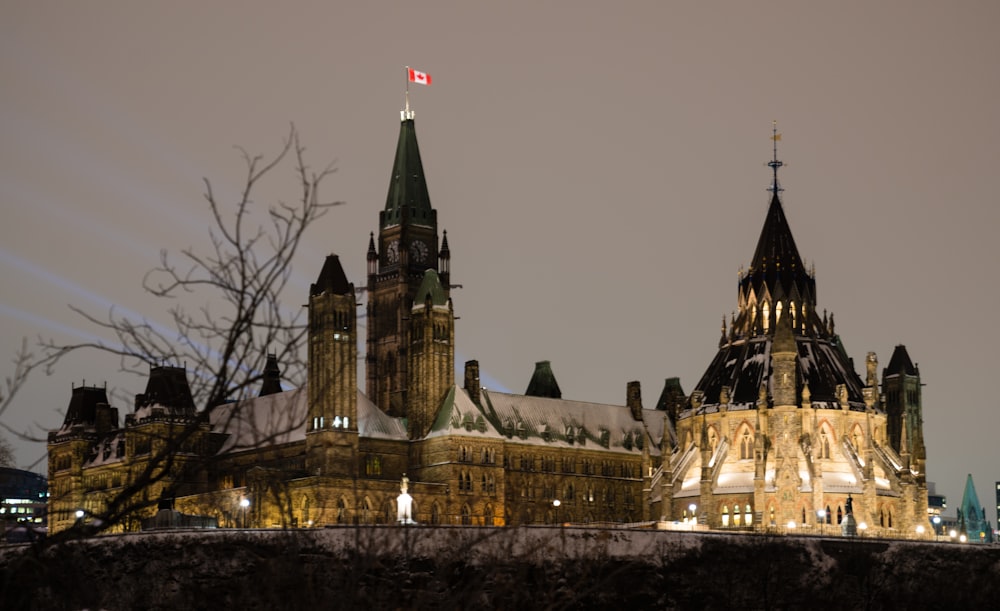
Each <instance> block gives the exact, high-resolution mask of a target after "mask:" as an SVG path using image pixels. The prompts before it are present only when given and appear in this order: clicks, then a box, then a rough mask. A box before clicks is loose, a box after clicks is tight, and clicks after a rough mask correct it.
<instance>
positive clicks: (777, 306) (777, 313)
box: [774, 301, 781, 324]
mask: <svg viewBox="0 0 1000 611" xmlns="http://www.w3.org/2000/svg"><path fill="white" fill-rule="evenodd" d="M779 322H781V302H780V301H779V302H778V303H776V304H774V324H778V323H779Z"/></svg>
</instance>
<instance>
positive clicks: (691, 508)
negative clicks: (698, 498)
mask: <svg viewBox="0 0 1000 611" xmlns="http://www.w3.org/2000/svg"><path fill="white" fill-rule="evenodd" d="M697 509H698V506H697V505H695V504H694V503H691V504H690V505H688V511H690V512H691V526H692V527H694V525H695V524H697V523H698V518H697V517H695V514H694V512H695V510H697Z"/></svg>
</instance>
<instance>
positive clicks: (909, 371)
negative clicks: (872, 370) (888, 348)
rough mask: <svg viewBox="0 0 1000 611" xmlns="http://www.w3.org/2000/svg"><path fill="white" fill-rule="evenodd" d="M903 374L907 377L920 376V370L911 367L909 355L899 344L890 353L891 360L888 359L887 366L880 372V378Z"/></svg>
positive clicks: (904, 347)
mask: <svg viewBox="0 0 1000 611" xmlns="http://www.w3.org/2000/svg"><path fill="white" fill-rule="evenodd" d="M899 374H904V375H908V376H918V375H920V370H918V369H917V368H916V367H914V366H913V361H911V360H910V354H909V353H908V352H907V351H906V346H904V345H903V344H899V345H898V346H896V349H895V350H893V351H892V358H890V359H889V364H888V365H886V367H885V369H884V370H883V371H882V377H883V378H884V377H886V376H892V375H899Z"/></svg>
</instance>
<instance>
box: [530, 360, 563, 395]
mask: <svg viewBox="0 0 1000 611" xmlns="http://www.w3.org/2000/svg"><path fill="white" fill-rule="evenodd" d="M524 394H525V395H527V396H529V397H549V398H552V399H561V398H562V391H561V390H559V382H556V375H555V374H554V373H552V363H550V362H549V361H538V362H537V363H535V372H534V373H533V374H531V381H530V382H528V390H526V391H524Z"/></svg>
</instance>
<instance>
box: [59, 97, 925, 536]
mask: <svg viewBox="0 0 1000 611" xmlns="http://www.w3.org/2000/svg"><path fill="white" fill-rule="evenodd" d="M772 165H774V166H775V183H774V189H773V198H772V200H771V205H770V209H769V211H768V215H767V218H766V220H765V223H764V229H763V231H762V233H761V237H760V240H759V243H758V246H757V251H756V253H755V255H754V258H753V262H752V263H751V266H750V269H749V270H748V272H747V273H746V274H745V275H743V276H742V277H741V280H740V287H739V295H738V305H739V313H738V315H736V316H734V317H733V319H732V321H731V323H730V324H729V326H728V329H727V328H726V325H725V323H724V324H723V333H722V338H721V339H720V341H719V353H718V355H717V357H716V359H715V360H714V361H713V362H712V364H711V365H710V366H709V368H708V370H707V371H706V373H705V375H704V376H703V378H702V379H701V381H700V382H699V383H698V385H697V386H696V388H695V389H694V391H693V392H692V394H691V395H690V396H685V395H684V393H683V391H682V390H681V387H680V383H679V381H678V380H677V379H676V378H669V379H667V383H666V386H665V388H664V390H663V393H662V395H661V397H660V400H659V402H658V403H657V406H656V409H649V410H646V409H643V407H642V399H641V392H640V388H639V384H638V382H631V383H629V384H628V385H627V386H626V388H625V389H624V390H625V402H624V405H606V404H597V403H587V402H582V401H572V400H567V399H563V398H562V393H561V391H560V389H559V385H558V383H557V382H556V379H555V376H554V374H553V372H552V368H551V365H550V364H549V363H548V362H545V361H543V362H540V363H537V364H536V369H535V372H534V374H533V376H532V378H531V380H530V382H529V384H528V387H527V390H526V392H525V394H523V395H518V394H510V393H501V392H495V391H490V390H487V389H485V388H482V387H481V386H480V383H479V364H478V363H477V362H476V361H469V362H467V363H466V364H465V370H464V372H463V375H462V378H463V379H462V381H461V385H459V383H457V381H456V372H455V362H454V361H455V324H454V323H455V312H454V304H453V302H452V298H451V294H450V289H451V288H452V287H451V284H450V281H451V251H450V248H449V244H448V238H447V234H446V233H445V234H444V235H443V236H442V237H441V239H440V240H439V234H438V224H437V211H436V210H435V209H434V208H433V207H432V206H431V203H430V198H429V195H428V190H427V185H426V180H425V177H424V172H423V167H422V163H421V160H420V154H419V150H418V147H417V140H416V134H415V131H414V122H413V115H412V113H409V112H408V111H407V112H404V114H403V117H402V121H401V127H400V135H399V141H398V144H397V148H396V156H395V160H394V164H393V169H392V176H391V180H390V186H389V193H388V197H387V200H386V205H385V207H384V209H383V210H382V211H381V212H380V216H379V231H378V234H377V235H376V234H375V233H372V234H371V237H370V239H369V244H368V252H367V263H368V267H367V282H366V288H365V292H366V294H367V306H366V307H367V311H366V314H367V321H366V322H367V337H366V340H365V343H364V346H365V354H364V361H363V364H364V375H363V378H362V379H363V380H364V383H363V384H364V388H363V389H362V388H359V384H358V378H359V376H358V371H357V367H358V363H359V361H360V358H361V355H360V354H359V349H358V346H359V341H358V340H359V337H358V314H359V313H358V304H357V293H358V292H359V291H357V290H356V288H355V286H354V285H353V284H352V283H351V282H350V281H349V280H348V278H347V277H346V274H345V273H344V270H343V268H342V266H341V263H340V260H339V258H338V257H337V256H336V255H331V256H329V257H327V258H326V260H325V261H324V262H323V265H322V267H321V269H320V272H319V275H318V277H317V280H316V282H315V283H314V284H313V285H312V286H311V287H310V291H309V301H308V308H309V321H308V324H309V335H308V359H309V364H308V384H307V386H306V387H305V388H301V389H295V390H290V391H283V390H282V389H281V385H280V383H279V378H280V373H279V371H278V367H279V364H278V363H276V362H274V361H273V360H272V361H270V362H269V364H268V368H267V371H266V372H265V374H266V375H265V383H264V387H263V388H262V391H261V396H259V397H257V398H254V399H251V400H247V401H243V402H241V403H235V404H226V405H223V406H220V407H218V408H215V409H213V410H211V412H210V414H209V415H206V414H205V412H202V411H199V410H198V409H196V406H195V405H194V403H193V401H192V400H191V396H190V391H189V390H187V381H186V379H185V372H184V371H183V370H181V369H179V368H171V367H156V368H153V370H152V371H151V374H150V378H149V382H148V385H147V388H146V391H145V392H144V393H142V394H141V395H138V396H137V399H136V405H135V409H134V411H133V412H132V413H129V414H128V415H127V416H126V418H125V424H124V426H122V427H119V426H118V413H117V409H116V408H112V407H111V406H110V405H109V402H108V399H107V397H106V395H105V393H104V391H103V389H99V388H92V387H80V388H75V389H74V390H73V397H72V399H71V403H70V406H69V409H68V410H67V413H66V419H65V422H64V424H63V426H62V427H61V428H60V429H59V430H57V431H53V432H52V433H50V436H49V457H50V458H49V474H50V481H51V482H52V491H53V494H52V498H51V501H50V503H51V504H50V510H51V511H50V513H51V526H52V529H53V530H56V531H57V530H61V529H64V528H67V527H69V526H71V525H72V524H73V523H74V521H75V520H76V519H78V518H77V517H76V516H77V512H78V511H82V512H83V514H82V515H83V516H84V518H83V519H85V520H86V519H89V516H97V515H101V514H102V512H103V511H104V510H105V509H106V508H107V507H108V504H109V502H110V501H111V499H113V498H115V496H116V495H117V494H118V493H119V492H120V491H121V490H123V489H124V488H125V487H127V486H128V485H129V484H130V483H131V482H133V481H135V479H136V477H137V476H138V474H139V473H141V472H142V471H143V470H144V469H146V468H147V467H149V466H150V465H151V464H153V463H151V461H154V460H155V457H156V456H157V455H158V453H160V452H162V450H163V448H165V447H166V443H168V442H169V441H170V440H177V439H178V436H179V435H182V434H183V439H182V440H181V441H180V442H176V443H175V450H176V451H175V452H174V454H175V457H174V458H175V460H173V461H172V462H171V463H170V466H169V469H170V472H169V473H167V475H166V476H165V477H163V478H162V479H159V480H158V481H157V482H156V483H154V484H152V485H150V486H146V487H144V488H143V490H142V495H144V496H145V498H146V499H147V500H148V501H149V502H150V503H151V505H150V506H149V507H147V508H146V509H143V510H142V511H139V512H135V513H136V515H134V516H126V518H125V519H123V520H121V521H120V522H119V524H120V528H122V529H134V528H137V527H138V524H139V523H140V518H142V517H146V516H148V515H152V513H153V512H154V511H155V509H154V507H155V504H156V501H158V500H160V499H173V500H174V504H175V508H176V509H177V510H179V511H182V512H184V513H186V514H196V515H209V516H212V517H215V518H217V519H218V521H219V524H220V525H221V526H223V527H226V526H229V527H238V526H259V527H272V526H298V527H306V526H325V525H337V524H352V523H365V524H371V523H393V522H395V521H396V520H397V517H398V516H399V515H400V513H399V512H400V508H399V507H398V506H397V505H398V498H400V482H401V481H402V480H403V478H404V477H405V478H407V484H408V486H407V503H408V504H409V505H410V507H409V509H410V513H408V514H407V515H408V516H411V517H412V519H413V520H415V521H416V522H418V523H447V524H474V525H494V526H500V525H519V524H540V523H567V522H568V523H595V522H596V523H600V522H613V523H632V522H648V523H652V522H660V523H661V524H664V523H665V524H667V525H669V524H671V523H674V522H677V523H679V524H692V523H697V524H698V525H700V526H701V527H709V528H730V529H751V530H753V529H760V528H767V529H779V530H783V529H787V528H826V526H827V525H829V529H830V532H831V533H832V532H833V531H834V530H835V529H836V527H837V526H836V525H837V524H838V523H839V522H840V521H841V520H842V519H846V513H847V512H848V511H849V507H850V506H851V505H849V501H848V499H850V503H851V504H853V508H854V515H855V518H856V519H857V521H858V522H864V524H865V526H867V527H868V528H870V529H872V530H873V531H875V530H878V532H879V533H881V534H886V535H890V536H913V533H914V532H915V528H916V527H917V526H919V525H921V524H923V523H926V522H927V491H926V485H925V483H924V463H925V458H926V452H925V449H924V445H923V433H922V415H921V414H922V412H921V403H920V378H919V372H918V371H917V370H916V368H915V367H914V366H913V365H912V363H911V362H910V359H909V356H908V355H907V353H906V349H905V348H904V347H902V346H899V347H897V348H896V351H895V353H894V354H893V355H892V358H891V359H890V363H889V366H888V367H886V369H885V370H884V371H883V374H882V382H881V386H880V385H879V382H878V380H877V367H878V363H877V360H876V359H875V356H874V355H873V354H869V356H868V358H867V360H866V372H867V375H866V378H865V379H864V380H862V379H861V378H860V377H859V376H858V375H857V374H856V373H855V372H854V370H853V366H852V363H851V361H850V359H849V358H848V357H847V355H846V353H845V351H844V348H843V346H842V345H841V343H840V340H839V338H838V336H837V335H836V334H835V332H834V323H833V317H832V315H831V316H829V317H828V316H827V315H826V314H825V313H824V314H822V315H821V314H820V313H819V312H818V311H817V309H816V298H815V295H816V289H815V279H814V276H813V274H811V273H809V272H807V271H806V270H805V269H804V268H803V266H802V262H801V259H800V257H799V254H798V251H797V249H796V247H795V243H794V240H793V239H792V235H791V232H790V230H789V229H788V226H787V222H786V220H785V216H784V212H783V211H782V208H781V203H780V201H779V198H778V192H779V189H778V187H777V166H778V165H780V162H777V161H775V162H773V164H772Z"/></svg>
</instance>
